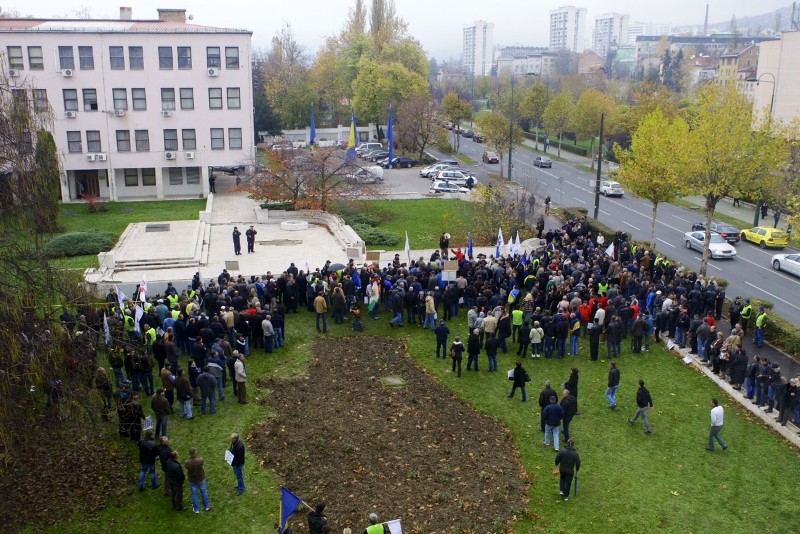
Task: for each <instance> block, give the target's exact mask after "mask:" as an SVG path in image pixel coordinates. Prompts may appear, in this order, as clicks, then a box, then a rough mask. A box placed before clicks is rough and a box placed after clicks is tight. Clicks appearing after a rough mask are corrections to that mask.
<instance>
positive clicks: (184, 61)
mask: <svg viewBox="0 0 800 534" xmlns="http://www.w3.org/2000/svg"><path fill="white" fill-rule="evenodd" d="M178 68H179V69H191V68H192V49H191V47H189V46H179V47H178Z"/></svg>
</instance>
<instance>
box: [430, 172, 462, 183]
mask: <svg viewBox="0 0 800 534" xmlns="http://www.w3.org/2000/svg"><path fill="white" fill-rule="evenodd" d="M432 179H433V180H442V181H447V182H452V183H454V184H458V185H467V179H469V174H467V173H465V172H462V171H457V170H455V169H444V170H442V171H439V172H437V173H436V174H434V175H433V178H432Z"/></svg>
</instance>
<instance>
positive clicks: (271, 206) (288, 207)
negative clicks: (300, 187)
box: [261, 202, 294, 211]
mask: <svg viewBox="0 0 800 534" xmlns="http://www.w3.org/2000/svg"><path fill="white" fill-rule="evenodd" d="M261 209H263V210H283V211H294V206H293V205H292V203H291V202H263V203H262V204H261Z"/></svg>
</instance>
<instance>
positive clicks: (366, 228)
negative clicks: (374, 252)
mask: <svg viewBox="0 0 800 534" xmlns="http://www.w3.org/2000/svg"><path fill="white" fill-rule="evenodd" d="M351 226H352V227H353V230H355V232H356V233H357V234H358V237H360V238H361V239H363V240H364V243H365V244H366V245H367V246H372V247H393V246H395V245H397V244H398V243H399V242H400V238H399V237H398V236H396V235H394V234H392V233H390V232H386V231H384V230H381V229H379V228H375V227H374V226H370V225H368V224H363V223H355V224H352V225H351Z"/></svg>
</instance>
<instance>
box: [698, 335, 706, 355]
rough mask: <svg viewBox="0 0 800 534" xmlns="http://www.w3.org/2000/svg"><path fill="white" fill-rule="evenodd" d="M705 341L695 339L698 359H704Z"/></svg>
mask: <svg viewBox="0 0 800 534" xmlns="http://www.w3.org/2000/svg"><path fill="white" fill-rule="evenodd" d="M706 341H707V340H703V339H700V338H699V337H698V338H697V355H698V356H699V357H700V358H705V357H706Z"/></svg>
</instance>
